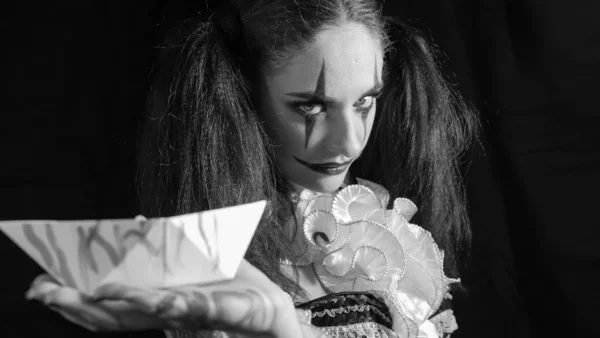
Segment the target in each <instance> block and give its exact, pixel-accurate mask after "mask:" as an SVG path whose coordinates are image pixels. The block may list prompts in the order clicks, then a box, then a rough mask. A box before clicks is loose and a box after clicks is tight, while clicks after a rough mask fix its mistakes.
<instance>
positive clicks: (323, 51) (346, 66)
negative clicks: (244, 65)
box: [261, 23, 383, 193]
mask: <svg viewBox="0 0 600 338" xmlns="http://www.w3.org/2000/svg"><path fill="white" fill-rule="evenodd" d="M382 66H383V57H382V49H381V45H380V43H379V41H378V39H377V38H376V37H375V35H373V34H371V32H370V31H369V30H368V29H367V28H366V27H365V26H363V25H361V24H357V23H344V24H343V25H340V26H335V27H331V28H328V29H326V30H324V31H322V32H320V33H319V34H318V35H317V36H316V38H315V41H314V43H313V45H312V46H311V48H310V49H309V50H307V51H304V52H301V53H298V54H297V55H295V56H294V58H293V59H292V60H291V61H290V62H289V63H288V64H287V65H286V66H285V67H283V68H281V69H279V70H278V71H277V72H275V73H274V74H270V75H268V76H265V79H264V86H263V88H262V94H261V114H262V115H263V117H264V119H265V120H266V122H267V126H268V131H269V134H270V136H271V138H272V139H273V140H274V142H275V160H276V163H277V166H278V167H279V169H280V171H281V173H282V175H283V177H284V178H285V179H286V180H287V181H288V182H290V183H291V185H292V186H294V187H296V188H298V189H299V188H307V189H310V190H313V191H318V192H329V193H331V192H335V191H336V190H337V189H339V187H340V186H341V185H342V183H343V182H344V179H345V178H346V175H347V173H348V169H349V167H350V165H351V164H352V162H353V161H354V160H356V159H357V158H358V157H359V156H360V154H361V153H362V151H363V149H364V147H365V146H366V144H367V141H368V139H369V135H370V133H371V129H372V127H373V121H374V119H375V110H376V99H377V97H378V95H379V92H380V90H381V87H382V81H381V71H382Z"/></svg>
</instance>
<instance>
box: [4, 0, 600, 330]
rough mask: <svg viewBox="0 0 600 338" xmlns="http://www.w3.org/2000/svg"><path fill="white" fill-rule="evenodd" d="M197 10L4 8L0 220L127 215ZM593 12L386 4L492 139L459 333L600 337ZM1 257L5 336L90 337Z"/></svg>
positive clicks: (475, 171)
mask: <svg viewBox="0 0 600 338" xmlns="http://www.w3.org/2000/svg"><path fill="white" fill-rule="evenodd" d="M200 3H201V2H200ZM193 7H194V5H186V4H185V3H184V2H182V1H170V2H169V4H165V3H163V2H161V1H146V2H141V1H139V2H138V3H135V2H133V1H129V2H128V3H127V4H123V3H121V4H119V5H116V4H109V3H105V2H100V1H80V2H70V3H69V2H62V3H59V4H56V3H47V2H46V3H41V4H35V5H33V4H27V3H23V4H22V5H15V4H12V5H9V6H7V7H5V11H4V12H3V15H2V16H3V20H2V36H3V39H2V55H3V59H4V61H3V62H2V63H0V65H1V66H0V67H2V74H3V80H4V82H5V85H4V86H3V89H2V91H1V92H2V94H3V97H4V99H3V100H2V103H3V105H2V107H3V108H4V111H3V114H2V121H1V122H0V138H1V142H0V146H1V148H0V149H1V151H0V187H1V188H0V189H1V190H0V191H1V195H0V196H2V204H1V206H0V210H1V211H0V219H5V220H9V219H84V218H107V217H111V218H112V217H131V216H132V215H134V214H135V211H136V210H135V209H136V206H135V191H134V186H133V175H134V170H135V150H136V137H137V133H138V121H139V120H140V118H141V116H142V114H143V107H144V95H145V92H146V89H147V84H148V83H147V80H148V74H149V71H150V69H151V67H152V64H153V57H154V56H153V55H154V54H153V48H152V47H153V46H155V45H156V44H157V43H158V42H159V41H160V35H159V32H160V31H161V29H162V27H165V26H169V25H171V24H172V22H173V21H175V20H177V19H179V18H182V17H184V16H185V15H187V13H189V10H190V9H191V8H193ZM598 13H600V2H598V1H596V0H573V1H569V2H566V1H558V0H522V1H509V0H505V1H502V0H465V1H459V0H448V1H441V0H406V1H396V2H395V1H387V3H386V14H388V15H399V16H401V17H404V18H409V19H410V20H411V21H412V22H413V23H415V24H416V25H417V26H420V27H423V28H425V27H426V28H427V29H426V32H427V34H428V35H430V36H431V37H433V39H434V41H435V43H436V44H437V45H439V46H440V48H441V49H442V50H443V51H445V53H446V55H447V56H448V60H447V62H446V63H445V66H446V68H447V70H448V71H452V72H453V74H454V75H455V76H454V77H453V81H454V82H456V83H457V84H458V85H459V88H460V89H461V90H462V92H463V93H464V95H465V96H466V97H467V98H468V99H469V100H471V101H472V102H474V103H475V104H476V105H477V106H478V108H479V110H480V116H481V121H482V126H483V129H484V131H485V133H484V135H483V138H482V143H483V145H484V147H485V154H484V153H483V152H482V151H481V150H480V149H479V148H476V149H474V162H473V164H472V165H471V166H470V167H469V170H468V172H467V182H468V193H469V199H470V203H471V204H470V206H471V217H472V221H473V233H474V243H473V252H472V255H471V258H470V260H469V262H468V268H467V270H465V272H464V278H463V279H464V281H465V283H466V285H467V286H468V287H469V290H470V291H469V296H468V297H460V298H457V299H456V300H455V312H456V314H457V317H458V323H459V326H460V330H459V331H457V333H456V334H455V335H453V337H529V336H531V337H542V336H543V337H560V336H566V337H574V336H576V335H577V334H588V335H590V336H595V335H598V334H600V326H598V325H594V323H595V322H596V321H597V320H595V319H597V317H598V315H600V313H599V311H598V310H597V303H598V301H599V300H600V288H599V286H598V279H597V278H596V277H597V276H598V275H599V274H600V273H599V272H600V254H599V250H598V245H597V244H596V242H597V240H598V238H599V236H598V235H599V232H600V230H599V229H600V221H599V220H598V216H597V210H598V203H599V202H600V198H599V197H598V195H597V192H598V191H600V136H599V133H600V110H599V109H598V108H597V104H596V103H597V100H598V97H599V95H598V91H599V89H600V86H598V85H597V84H596V82H597V80H598V78H600V24H598V22H597V21H598V20H597V18H596V17H597V14H598ZM484 155H485V156H484ZM0 262H1V263H0V264H1V265H2V272H1V276H2V277H1V280H2V282H1V283H0V288H1V289H0V292H1V295H0V297H1V298H0V299H1V304H2V309H3V315H2V317H1V323H0V327H1V331H0V336H2V337H23V336H34V335H35V336H43V335H53V336H54V335H56V336H63V337H65V336H69V337H70V336H78V337H83V336H88V335H89V336H93V334H91V333H87V332H86V331H84V330H82V329H79V328H77V327H75V326H73V325H71V324H69V323H67V322H66V321H64V320H62V319H61V318H60V317H59V316H57V315H55V314H53V313H51V312H50V311H48V310H46V309H44V308H42V306H41V305H39V304H36V303H33V302H29V303H28V302H26V301H25V300H24V298H23V295H24V293H25V291H26V289H27V288H28V285H29V283H30V282H31V280H32V279H33V277H34V276H35V275H37V274H38V273H40V272H41V270H40V269H39V267H38V266H36V265H35V263H33V262H32V261H31V260H29V259H28V258H27V256H25V254H23V253H22V252H21V251H20V250H19V249H18V248H17V247H16V246H15V245H14V244H13V243H12V242H10V241H9V240H8V239H7V238H6V237H5V236H4V235H2V236H1V237H0ZM96 336H101V335H100V334H96ZM111 336H114V337H116V336H118V335H111Z"/></svg>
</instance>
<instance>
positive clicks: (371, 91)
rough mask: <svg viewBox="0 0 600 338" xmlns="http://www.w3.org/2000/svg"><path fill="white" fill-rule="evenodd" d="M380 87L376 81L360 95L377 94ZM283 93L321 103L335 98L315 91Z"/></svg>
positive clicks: (381, 85) (381, 87)
mask: <svg viewBox="0 0 600 338" xmlns="http://www.w3.org/2000/svg"><path fill="white" fill-rule="evenodd" d="M381 89H383V83H381V82H380V81H378V82H377V83H376V84H375V86H374V87H373V88H371V89H369V90H367V91H366V92H365V93H363V94H362V95H361V96H360V97H361V98H363V97H366V96H373V95H377V94H379V92H380V91H381ZM285 94H286V95H288V96H293V97H297V98H300V99H306V100H318V101H322V102H323V103H326V104H332V103H334V102H335V100H334V99H333V98H331V97H327V96H325V95H320V93H315V92H290V93H285Z"/></svg>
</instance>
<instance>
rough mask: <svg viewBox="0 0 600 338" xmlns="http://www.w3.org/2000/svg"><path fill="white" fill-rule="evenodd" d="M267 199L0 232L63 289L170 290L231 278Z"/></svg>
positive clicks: (24, 225) (8, 225)
mask: <svg viewBox="0 0 600 338" xmlns="http://www.w3.org/2000/svg"><path fill="white" fill-rule="evenodd" d="M265 206H266V202H265V201H259V202H255V203H249V204H243V205H238V206H234V207H228V208H222V209H215V210H210V211H204V212H198V213H193V214H187V215H181V216H176V217H168V218H154V219H148V220H146V219H144V218H143V217H141V218H140V217H138V218H136V219H121V220H87V221H38V220H36V221H7V222H0V230H2V231H3V232H4V233H6V235H7V236H8V237H9V238H11V239H12V240H13V241H14V242H15V243H17V244H18V245H19V246H20V247H21V249H23V250H24V251H25V252H26V253H27V254H28V255H29V256H30V257H31V258H32V259H33V260H35V261H36V262H37V263H38V264H39V265H40V266H41V267H42V268H43V269H44V270H46V271H47V272H48V273H49V274H50V275H52V276H53V277H54V278H56V279H57V280H58V281H60V282H61V283H63V284H64V285H68V286H71V287H74V288H77V289H79V290H80V291H81V292H84V293H87V294H92V293H93V292H94V290H95V289H96V288H97V287H98V286H100V285H103V284H106V283H110V282H119V283H124V284H127V285H131V286H138V287H154V288H156V287H168V286H176V285H184V284H191V283H210V282H216V281H220V280H227V279H231V278H233V277H234V276H235V273H236V271H237V268H238V266H239V264H240V262H241V260H242V258H243V257H244V254H245V253H246V249H247V248H248V245H249V244H250V240H251V239H252V236H253V235H254V231H255V230H256V227H257V226H258V223H259V221H260V218H261V216H262V214H263V211H264V208H265Z"/></svg>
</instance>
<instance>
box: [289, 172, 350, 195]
mask: <svg viewBox="0 0 600 338" xmlns="http://www.w3.org/2000/svg"><path fill="white" fill-rule="evenodd" d="M347 173H348V172H347V171H346V172H344V173H343V174H339V175H335V176H326V175H323V174H314V175H310V176H311V177H310V178H311V180H310V181H308V180H306V179H305V180H304V181H303V182H302V183H301V184H300V185H301V186H302V187H303V188H306V189H309V190H312V191H314V192H321V193H328V194H332V193H335V192H337V190H338V189H339V188H340V187H341V186H342V184H344V178H346V175H347ZM306 178H308V177H306Z"/></svg>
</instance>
